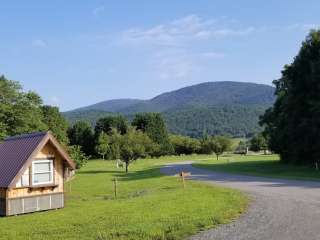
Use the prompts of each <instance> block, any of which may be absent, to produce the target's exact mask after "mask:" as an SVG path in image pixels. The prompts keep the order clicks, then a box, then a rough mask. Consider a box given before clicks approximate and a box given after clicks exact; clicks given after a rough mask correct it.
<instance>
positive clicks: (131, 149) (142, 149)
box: [120, 129, 152, 172]
mask: <svg viewBox="0 0 320 240" xmlns="http://www.w3.org/2000/svg"><path fill="white" fill-rule="evenodd" d="M150 145H152V140H151V139H150V138H149V137H148V136H147V135H146V134H144V133H143V132H141V131H139V130H135V129H130V130H129V131H128V132H127V133H126V134H125V135H123V136H122V137H121V145H120V157H121V160H122V161H123V162H124V163H125V165H126V172H128V168H129V165H130V164H131V163H132V162H133V161H136V160H137V159H139V158H143V157H146V155H147V154H148V148H149V146H150Z"/></svg>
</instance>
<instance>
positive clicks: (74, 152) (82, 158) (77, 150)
mask: <svg viewBox="0 0 320 240" xmlns="http://www.w3.org/2000/svg"><path fill="white" fill-rule="evenodd" d="M68 152H69V155H70V157H71V159H72V160H73V161H75V163H76V169H80V168H81V167H83V166H84V165H85V164H86V163H87V162H88V159H89V158H88V157H87V156H86V155H85V154H84V153H83V152H82V150H81V146H79V145H73V146H69V148H68Z"/></svg>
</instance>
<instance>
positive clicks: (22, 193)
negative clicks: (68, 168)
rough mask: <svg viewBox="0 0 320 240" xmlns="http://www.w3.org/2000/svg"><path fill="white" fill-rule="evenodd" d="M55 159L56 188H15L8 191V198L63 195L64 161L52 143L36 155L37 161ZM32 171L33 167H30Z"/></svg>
mask: <svg viewBox="0 0 320 240" xmlns="http://www.w3.org/2000/svg"><path fill="white" fill-rule="evenodd" d="M50 157H54V163H53V165H54V185H57V186H56V187H42V188H29V187H24V188H15V189H10V190H9V191H8V198H20V197H31V196H37V195H44V194H52V193H61V192H63V191H64V187H63V185H64V184H63V160H62V158H61V157H60V155H59V154H58V153H57V151H56V150H55V149H54V147H53V146H52V145H51V143H48V144H46V145H45V147H44V148H43V149H42V150H41V151H40V152H39V153H38V154H37V155H36V157H35V160H36V159H41V158H42V159H46V158H50ZM29 167H30V169H31V165H30V166H29Z"/></svg>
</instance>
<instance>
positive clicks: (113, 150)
mask: <svg viewBox="0 0 320 240" xmlns="http://www.w3.org/2000/svg"><path fill="white" fill-rule="evenodd" d="M121 137H122V136H121V134H120V133H118V131H117V130H116V129H113V130H112V133H111V136H110V137H109V144H110V149H109V158H110V159H120V146H121Z"/></svg>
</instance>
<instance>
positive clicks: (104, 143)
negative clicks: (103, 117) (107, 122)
mask: <svg viewBox="0 0 320 240" xmlns="http://www.w3.org/2000/svg"><path fill="white" fill-rule="evenodd" d="M109 149H110V145H109V138H108V135H107V134H106V133H105V132H101V133H100V135H99V137H98V141H97V145H96V151H97V153H98V154H99V155H101V156H102V158H103V160H104V158H105V156H106V155H107V154H108V151H109Z"/></svg>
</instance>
